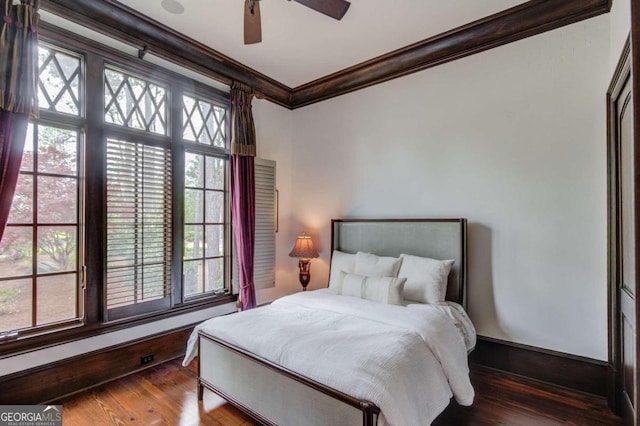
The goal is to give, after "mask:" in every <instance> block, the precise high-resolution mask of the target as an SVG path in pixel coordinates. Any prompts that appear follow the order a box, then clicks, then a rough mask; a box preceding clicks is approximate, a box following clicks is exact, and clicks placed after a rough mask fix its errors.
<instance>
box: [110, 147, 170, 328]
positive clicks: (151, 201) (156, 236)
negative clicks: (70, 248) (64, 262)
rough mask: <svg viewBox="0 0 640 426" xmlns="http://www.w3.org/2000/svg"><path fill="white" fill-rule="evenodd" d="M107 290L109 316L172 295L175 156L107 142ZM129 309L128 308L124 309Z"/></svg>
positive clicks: (165, 300) (163, 301) (160, 301)
mask: <svg viewBox="0 0 640 426" xmlns="http://www.w3.org/2000/svg"><path fill="white" fill-rule="evenodd" d="M106 272H107V283H106V285H107V289H106V304H107V310H108V311H109V312H110V313H109V318H110V319H114V318H116V317H118V316H120V315H118V314H117V313H116V312H114V311H113V310H114V309H117V310H118V311H122V312H121V313H122V314H131V313H133V312H135V311H137V310H138V306H139V305H141V304H143V303H144V304H145V305H148V303H154V305H156V304H157V305H159V306H161V305H165V304H166V306H168V304H169V296H170V294H171V153H170V152H169V151H168V150H165V149H163V148H160V147H154V146H147V145H143V144H139V143H131V142H125V141H118V140H112V139H109V140H108V141H107V271H106ZM123 308H126V309H123Z"/></svg>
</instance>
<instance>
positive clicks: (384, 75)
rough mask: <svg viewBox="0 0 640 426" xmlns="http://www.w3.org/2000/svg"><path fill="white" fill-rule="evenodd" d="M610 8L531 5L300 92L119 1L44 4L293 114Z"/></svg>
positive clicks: (599, 1) (575, 1)
mask: <svg viewBox="0 0 640 426" xmlns="http://www.w3.org/2000/svg"><path fill="white" fill-rule="evenodd" d="M611 1H612V0H531V1H528V2H526V3H523V4H521V5H518V6H516V7H513V8H510V9H507V10H504V11H502V12H499V13H496V14H494V15H491V16H488V17H486V18H483V19H480V20H477V21H474V22H471V23H469V24H467V25H463V26H461V27H459V28H456V29H453V30H450V31H447V32H445V33H442V34H439V35H437V36H434V37H431V38H428V39H425V40H422V41H420V42H417V43H414V44H412V45H409V46H406V47H403V48H401V49H398V50H395V51H392V52H389V53H387V54H385V55H382V56H378V57H376V58H373V59H370V60H368V61H365V62H362V63H360V64H357V65H354V66H352V67H349V68H346V69H343V70H341V71H338V72H336V73H333V74H330V75H327V76H325V77H322V78H319V79H317V80H314V81H311V82H309V83H306V84H303V85H301V86H298V87H295V88H290V87H288V86H286V85H284V84H282V83H280V82H278V81H276V80H274V79H272V78H270V77H268V76H266V75H264V74H261V73H259V72H258V71H256V70H254V69H252V68H250V67H248V66H246V65H243V64H241V63H240V62H237V61H235V60H233V59H232V58H230V57H228V56H225V55H223V54H222V53H220V52H218V51H216V50H214V49H212V48H210V47H208V46H205V45H203V44H202V43H199V42H197V41H195V40H193V39H191V38H189V37H187V36H185V35H184V34H181V33H179V32H177V31H175V30H172V29H171V28H169V27H167V26H165V25H162V24H160V23H159V22H157V21H154V20H153V19H151V18H149V17H147V16H145V15H143V14H141V13H139V12H137V11H135V10H133V9H131V8H129V7H127V6H124V5H123V4H121V3H119V2H117V1H116V0H85V1H82V2H78V1H77V0H42V1H41V8H42V9H44V10H47V11H49V12H51V13H54V14H56V15H59V16H62V17H64V18H66V19H70V20H72V21H74V22H77V23H79V24H81V25H83V26H86V27H88V28H91V29H93V30H96V31H98V32H101V33H103V34H106V35H108V36H110V37H113V38H115V39H117V40H119V41H122V42H125V43H128V44H134V45H136V46H138V47H139V48H140V49H143V48H146V51H148V52H151V53H153V54H155V55H157V56H159V57H161V58H163V59H165V60H168V61H171V62H174V63H177V64H179V65H181V66H184V67H187V68H189V69H191V70H193V71H196V72H200V73H202V74H204V75H206V76H208V77H211V78H214V79H215V80H218V81H220V82H222V83H224V84H227V85H230V84H231V82H232V81H233V80H236V81H239V82H242V83H244V84H247V85H249V86H251V87H253V88H254V90H256V91H257V92H259V93H260V94H261V95H262V96H263V97H264V98H266V99H268V100H270V101H272V102H274V103H276V104H278V105H281V106H283V107H286V108H289V109H295V108H300V107H303V106H306V105H310V104H313V103H316V102H320V101H323V100H326V99H330V98H333V97H336V96H340V95H343V94H346V93H349V92H353V91H355V90H359V89H363V88H365V87H369V86H372V85H375V84H379V83H382V82H385V81H388V80H391V79H394V78H398V77H402V76H405V75H407V74H411V73H414V72H417V71H421V70H424V69H427V68H430V67H433V66H436V65H440V64H444V63H446V62H450V61H454V60H456V59H460V58H464V57H465V56H469V55H473V54H475V53H479V52H483V51H485V50H489V49H492V48H494V47H498V46H502V45H504V44H507V43H511V42H514V41H517V40H521V39H523V38H526V37H531V36H534V35H537V34H541V33H544V32H546V31H550V30H553V29H556V28H560V27H562V26H565V25H569V24H573V23H576V22H579V21H582V20H584V19H588V18H591V17H594V16H598V15H601V14H604V13H608V12H609V10H610V9H611Z"/></svg>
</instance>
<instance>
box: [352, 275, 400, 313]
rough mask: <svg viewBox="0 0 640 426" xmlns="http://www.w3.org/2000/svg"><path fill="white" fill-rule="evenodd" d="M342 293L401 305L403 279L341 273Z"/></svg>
mask: <svg viewBox="0 0 640 426" xmlns="http://www.w3.org/2000/svg"><path fill="white" fill-rule="evenodd" d="M341 276H342V291H341V294H343V295H345V296H353V297H359V298H361V299H367V300H371V301H373V302H379V303H387V304H389V305H402V303H403V301H404V299H403V298H402V290H403V289H404V285H405V281H406V279H405V278H395V277H365V276H363V275H357V274H347V273H346V272H342V273H341Z"/></svg>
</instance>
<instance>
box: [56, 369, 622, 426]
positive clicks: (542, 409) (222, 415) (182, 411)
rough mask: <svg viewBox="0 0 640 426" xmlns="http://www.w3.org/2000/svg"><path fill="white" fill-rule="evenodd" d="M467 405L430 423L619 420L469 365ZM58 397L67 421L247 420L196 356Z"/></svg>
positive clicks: (584, 401)
mask: <svg viewBox="0 0 640 426" xmlns="http://www.w3.org/2000/svg"><path fill="white" fill-rule="evenodd" d="M471 380H472V382H473V385H474V387H475V389H476V400H475V402H474V404H473V406H472V407H460V406H458V405H457V404H455V403H452V404H451V405H450V406H449V407H448V408H447V410H446V411H445V412H444V413H443V414H442V415H441V416H440V417H438V419H436V421H435V422H434V425H437V426H444V425H454V426H462V425H474V426H475V425H492V426H493V425H514V426H516V425H517V426H529V425H536V426H537V425H540V426H542V425H544V426H547V425H580V426H589V425H603V426H604V425H606V426H615V425H621V422H620V419H619V418H618V417H615V416H614V415H613V414H611V412H610V411H609V410H608V409H607V406H606V401H605V399H604V398H599V397H595V396H591V395H587V394H582V393H579V392H574V391H569V390H567V389H563V388H559V387H556V386H551V385H546V384H542V383H538V382H534V381H531V380H527V379H523V378H520V377H517V376H513V375H510V374H506V373H502V372H497V371H492V370H489V369H483V368H474V369H473V371H472V374H471ZM57 403H59V404H62V405H63V419H64V424H65V426H68V425H79V426H85V425H145V426H146V425H181V426H186V425H233V426H237V425H253V424H254V423H253V422H252V421H251V419H249V418H248V417H246V416H245V415H244V414H242V413H241V412H240V411H238V410H236V409H234V408H233V407H230V406H229V405H228V404H225V403H224V401H223V400H222V399H220V398H218V397H217V396H216V395H214V394H213V393H212V392H209V391H205V396H204V401H203V402H202V403H199V402H198V399H197V394H196V367H195V362H194V363H192V364H191V366H189V367H188V368H182V367H181V365H180V360H175V361H171V362H168V363H165V364H162V365H160V366H157V367H153V368H150V369H147V370H145V371H142V372H140V373H137V374H134V375H131V376H128V377H125V378H122V379H119V380H117V381H114V382H111V383H107V384H105V385H102V386H100V387H97V388H94V389H92V390H89V391H86V392H84V393H82V394H80V395H76V396H73V397H69V398H66V399H64V400H62V401H58V402H57Z"/></svg>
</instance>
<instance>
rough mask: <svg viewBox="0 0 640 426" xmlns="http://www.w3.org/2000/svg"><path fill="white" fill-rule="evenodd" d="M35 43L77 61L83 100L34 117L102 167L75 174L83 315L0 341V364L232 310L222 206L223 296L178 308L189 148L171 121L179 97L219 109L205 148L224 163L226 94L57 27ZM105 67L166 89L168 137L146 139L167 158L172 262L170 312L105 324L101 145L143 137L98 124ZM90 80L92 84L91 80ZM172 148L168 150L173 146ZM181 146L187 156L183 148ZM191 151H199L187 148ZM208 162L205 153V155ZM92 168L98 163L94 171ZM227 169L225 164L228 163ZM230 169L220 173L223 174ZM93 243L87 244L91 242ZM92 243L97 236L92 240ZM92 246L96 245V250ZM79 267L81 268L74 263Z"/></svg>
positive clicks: (48, 27) (45, 28)
mask: <svg viewBox="0 0 640 426" xmlns="http://www.w3.org/2000/svg"><path fill="white" fill-rule="evenodd" d="M39 34H40V42H43V43H48V44H52V45H53V46H55V47H56V48H61V49H63V50H67V51H69V52H72V53H74V54H77V55H80V56H82V57H83V58H84V69H83V71H84V76H85V84H84V93H83V95H84V96H85V99H86V102H85V104H84V105H81V114H80V115H79V116H73V115H69V114H65V113H54V112H50V111H41V114H40V117H41V118H40V119H41V120H43V121H48V119H51V118H53V117H55V118H56V119H55V122H59V121H60V120H59V118H60V115H62V116H64V118H65V119H66V120H68V124H69V125H72V126H78V127H80V129H81V132H80V133H81V138H82V139H83V142H84V147H83V148H81V149H82V152H80V153H79V155H83V156H84V162H83V164H85V165H88V164H101V167H96V168H94V169H92V173H91V174H85V173H84V171H83V170H81V169H80V170H79V173H80V181H81V191H83V193H84V203H83V204H82V207H81V208H80V211H81V213H82V212H84V214H81V217H80V218H79V222H80V223H81V226H80V228H81V231H80V232H81V234H83V235H86V236H87V237H86V238H85V239H84V243H83V249H84V264H83V266H82V267H81V268H80V269H81V273H82V277H81V279H84V286H83V287H80V288H81V289H83V290H84V294H83V295H81V297H83V302H84V303H83V304H84V309H83V310H82V312H83V320H82V321H81V322H80V323H79V324H72V325H69V326H66V327H62V328H56V329H55V330H54V331H51V330H47V331H44V332H35V333H29V334H20V335H18V336H17V337H16V336H10V335H7V334H4V335H0V359H2V358H5V357H8V356H15V355H17V354H20V353H25V352H30V351H33V350H38V349H42V348H45V347H50V346H55V345H58V344H62V343H67V342H70V341H74V340H80V339H83V338H87V337H90V336H96V335H100V334H103V333H108V332H113V331H116V330H121V329H126V328H129V327H135V326H139V325H142V324H146V323H150V322H155V321H157V320H160V319H164V318H169V317H172V316H176V315H181V314H185V313H188V312H195V311H198V310H202V309H206V308H210V307H213V306H218V305H223V304H228V303H232V302H234V301H236V300H237V295H236V294H234V289H233V285H232V279H231V273H232V267H231V264H232V258H233V252H232V251H231V240H232V238H231V218H230V211H229V204H230V203H229V202H228V198H229V197H226V198H227V202H226V204H227V206H226V212H225V214H227V215H228V216H227V217H228V220H227V222H228V224H229V225H228V226H226V227H225V228H226V229H225V233H226V241H225V246H226V247H228V253H229V256H228V261H227V263H228V265H227V266H226V268H225V270H226V272H225V280H226V286H227V288H228V292H227V293H225V294H215V295H214V294H212V295H205V296H200V297H190V298H188V300H185V299H183V298H182V297H181V294H182V267H181V265H182V257H183V256H182V254H183V252H182V241H183V232H182V228H183V223H182V222H183V207H182V206H183V203H184V153H185V150H187V149H189V151H190V152H192V149H191V148H193V147H192V146H191V143H190V142H184V141H183V140H182V120H181V119H180V120H178V121H177V123H178V125H176V120H175V119H174V118H173V117H180V118H181V117H182V115H181V114H182V108H183V107H182V94H183V93H184V94H187V95H188V96H194V95H195V96H197V97H201V98H203V99H206V100H209V101H213V102H215V103H217V104H220V105H221V106H224V107H225V108H226V114H227V117H226V126H227V131H226V135H225V137H226V139H227V140H226V149H221V148H215V147H209V146H206V145H205V146H204V147H205V148H209V149H215V150H219V152H218V153H219V154H220V155H222V156H226V157H227V161H228V159H229V146H230V119H231V117H230V100H229V94H227V93H224V92H222V91H220V90H219V89H216V88H213V87H211V86H207V85H205V84H203V83H201V82H198V81H196V80H192V79H190V78H189V77H186V76H183V75H181V74H178V73H175V72H173V71H170V70H167V69H165V68H162V67H159V66H157V65H154V64H151V63H149V62H147V61H143V60H141V59H138V58H136V57H134V56H130V55H126V54H124V53H122V52H119V51H117V50H115V49H112V48H110V47H107V46H105V45H103V44H101V43H98V42H96V41H94V40H90V39H87V38H85V37H83V36H79V35H77V34H74V33H72V32H69V31H67V30H64V29H62V28H59V27H56V26H54V25H52V24H50V23H47V22H41V24H40V32H39ZM105 66H110V67H112V68H115V69H122V70H123V71H125V73H127V74H131V75H134V76H135V75H142V76H145V75H146V76H153V78H151V79H150V80H151V81H152V82H158V83H160V84H163V85H165V86H166V87H167V89H168V91H169V93H168V94H167V101H166V102H167V107H168V114H167V136H162V135H145V139H146V138H147V137H148V138H149V140H150V141H152V142H153V143H154V144H158V145H165V146H166V145H169V147H170V149H171V152H172V168H173V171H172V187H173V192H174V195H173V198H172V224H171V229H172V248H171V249H172V253H173V254H172V257H171V268H172V272H171V282H172V286H171V288H172V289H171V295H170V298H171V306H170V308H168V309H163V310H160V311H154V312H146V313H138V314H134V315H132V316H128V317H126V318H118V319H111V320H109V318H108V317H107V315H106V303H105V299H104V292H105V291H106V281H105V280H106V228H105V225H106V186H105V185H106V155H105V154H104V152H105V145H106V140H107V138H108V137H115V138H124V139H122V140H130V139H131V138H132V137H134V138H140V137H141V136H142V135H141V133H143V132H139V131H137V130H132V129H127V128H123V127H121V126H117V125H112V124H108V123H106V122H105V121H104V112H105V111H104V80H103V79H104V71H103V70H104V68H105ZM96 75H97V76H98V77H96ZM89 93H91V94H92V93H98V94H99V96H95V97H94V96H93V95H90V96H91V97H90V96H87V94H89ZM172 141H173V142H172ZM187 145H188V148H187ZM194 145H198V144H194ZM207 151H208V153H209V154H210V153H211V151H209V150H207ZM96 161H99V163H96ZM227 164H229V163H227ZM228 169H229V167H228V166H227V174H228ZM228 182H229V180H228V176H227V180H226V185H227V188H226V191H229V188H228ZM92 235H93V236H92ZM96 235H97V236H96ZM95 241H99V242H100V244H98V245H95V244H92V243H95ZM79 264H80V262H79Z"/></svg>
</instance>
